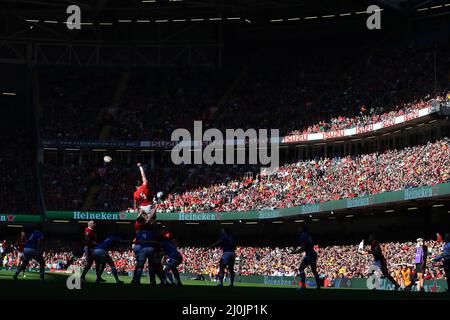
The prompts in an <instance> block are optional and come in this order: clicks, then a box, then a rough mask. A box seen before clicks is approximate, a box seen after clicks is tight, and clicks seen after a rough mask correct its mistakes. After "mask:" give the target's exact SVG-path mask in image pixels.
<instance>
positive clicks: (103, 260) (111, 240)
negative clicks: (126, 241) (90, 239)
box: [93, 235, 123, 284]
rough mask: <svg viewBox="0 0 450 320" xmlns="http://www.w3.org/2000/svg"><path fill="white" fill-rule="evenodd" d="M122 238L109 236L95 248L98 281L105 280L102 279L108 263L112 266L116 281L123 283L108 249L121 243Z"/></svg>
mask: <svg viewBox="0 0 450 320" xmlns="http://www.w3.org/2000/svg"><path fill="white" fill-rule="evenodd" d="M120 241H121V239H120V238H119V237H117V236H114V235H112V236H109V237H108V238H106V239H105V240H104V241H103V242H102V243H100V244H99V245H97V246H96V247H95V250H94V254H93V259H94V261H95V269H96V273H97V280H96V281H95V282H96V283H100V282H102V281H104V280H103V279H102V273H103V270H105V267H106V264H108V265H109V266H110V267H111V273H112V274H113V276H114V278H115V279H116V283H118V284H122V283H123V281H122V280H120V279H119V276H118V275H117V269H116V265H115V264H114V261H113V259H112V258H111V256H110V255H109V253H108V251H109V250H111V249H112V248H114V247H115V246H116V245H117V244H119V243H120Z"/></svg>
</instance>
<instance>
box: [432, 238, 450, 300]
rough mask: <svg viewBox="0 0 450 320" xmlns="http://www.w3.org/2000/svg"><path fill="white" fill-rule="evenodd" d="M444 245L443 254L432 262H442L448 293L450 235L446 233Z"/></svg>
mask: <svg viewBox="0 0 450 320" xmlns="http://www.w3.org/2000/svg"><path fill="white" fill-rule="evenodd" d="M444 241H445V245H444V252H443V253H442V254H441V255H439V256H437V257H435V258H434V259H433V262H438V261H441V260H444V271H445V277H446V278H447V293H450V233H447V234H446V235H445V237H444Z"/></svg>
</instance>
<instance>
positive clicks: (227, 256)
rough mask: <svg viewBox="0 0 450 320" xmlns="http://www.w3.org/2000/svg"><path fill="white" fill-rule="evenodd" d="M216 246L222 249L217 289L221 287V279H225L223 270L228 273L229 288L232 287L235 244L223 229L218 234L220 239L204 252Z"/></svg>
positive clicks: (229, 234) (228, 232) (228, 233)
mask: <svg viewBox="0 0 450 320" xmlns="http://www.w3.org/2000/svg"><path fill="white" fill-rule="evenodd" d="M216 246H220V247H221V248H222V257H221V258H220V261H219V285H218V286H219V287H223V279H224V277H225V269H228V272H229V273H230V287H234V275H235V274H234V261H235V259H236V253H235V250H236V242H235V239H234V237H233V235H232V234H231V233H230V231H228V230H227V229H225V228H222V230H221V232H220V238H219V240H218V241H217V242H215V243H213V244H212V245H211V246H209V247H208V248H205V249H204V251H206V250H209V249H212V248H214V247H216Z"/></svg>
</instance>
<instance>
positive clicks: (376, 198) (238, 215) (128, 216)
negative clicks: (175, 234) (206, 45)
mask: <svg viewBox="0 0 450 320" xmlns="http://www.w3.org/2000/svg"><path fill="white" fill-rule="evenodd" d="M449 194H450V183H442V184H437V185H434V186H425V187H418V188H410V189H406V190H398V191H392V192H385V193H380V194H375V195H368V196H364V197H358V198H351V199H350V198H349V199H342V200H337V201H329V202H323V203H315V204H307V205H303V206H299V207H291V208H282V209H276V210H270V209H268V210H259V211H233V212H193V213H190V212H189V213H185V212H174V213H160V214H158V220H161V221H186V222H189V221H226V220H263V219H277V218H287V217H295V216H301V215H305V214H312V213H319V212H326V211H332V210H340V209H349V208H361V207H366V206H372V205H381V204H386V203H393V202H402V201H407V200H413V199H423V198H431V197H435V196H443V195H449ZM136 216H137V213H136V212H87V211H47V212H46V213H45V217H46V218H47V219H70V220H110V221H119V220H125V221H126V220H134V219H136ZM0 217H1V216H0Z"/></svg>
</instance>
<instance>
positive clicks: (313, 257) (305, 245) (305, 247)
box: [291, 225, 322, 290]
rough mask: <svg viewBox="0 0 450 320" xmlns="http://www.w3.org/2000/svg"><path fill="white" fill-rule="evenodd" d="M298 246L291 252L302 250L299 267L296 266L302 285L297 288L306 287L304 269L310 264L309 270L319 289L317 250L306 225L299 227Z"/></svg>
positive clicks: (302, 288) (295, 252)
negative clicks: (302, 254)
mask: <svg viewBox="0 0 450 320" xmlns="http://www.w3.org/2000/svg"><path fill="white" fill-rule="evenodd" d="M298 242H299V246H300V248H298V249H297V250H293V251H292V252H291V253H292V254H297V253H301V252H304V256H303V258H302V261H301V262H300V267H299V268H298V271H299V275H300V281H301V283H302V285H301V286H300V287H299V288H298V289H297V290H304V289H306V274H305V269H306V268H307V267H308V266H310V267H311V271H312V273H313V275H314V279H315V280H316V287H317V289H320V288H321V286H322V283H321V280H320V277H319V273H318V272H317V252H316V250H314V243H313V241H312V239H311V237H310V235H309V234H308V228H307V226H306V225H303V226H301V227H300V235H299V239H298Z"/></svg>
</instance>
